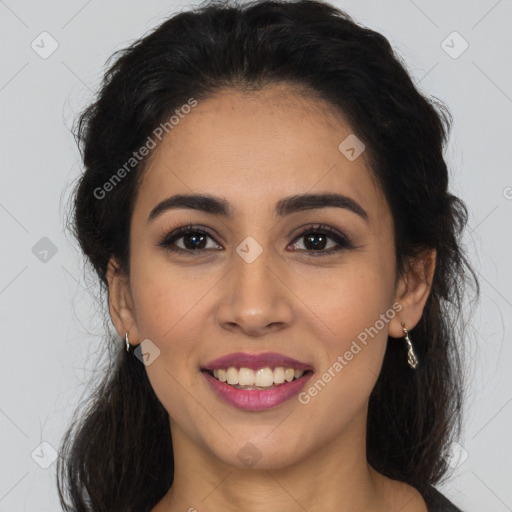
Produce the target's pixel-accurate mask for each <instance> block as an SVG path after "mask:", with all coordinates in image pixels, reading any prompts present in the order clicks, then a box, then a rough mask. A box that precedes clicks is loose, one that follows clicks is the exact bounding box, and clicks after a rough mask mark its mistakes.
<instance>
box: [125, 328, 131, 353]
mask: <svg viewBox="0 0 512 512" xmlns="http://www.w3.org/2000/svg"><path fill="white" fill-rule="evenodd" d="M124 339H125V340H126V352H130V342H129V341H128V333H126V334H125V336H124Z"/></svg>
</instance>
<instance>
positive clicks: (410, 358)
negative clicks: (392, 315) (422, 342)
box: [401, 322, 418, 369]
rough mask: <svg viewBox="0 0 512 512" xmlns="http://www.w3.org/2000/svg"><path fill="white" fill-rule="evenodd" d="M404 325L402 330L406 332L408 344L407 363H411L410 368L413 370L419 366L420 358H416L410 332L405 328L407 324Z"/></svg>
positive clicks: (405, 337)
mask: <svg viewBox="0 0 512 512" xmlns="http://www.w3.org/2000/svg"><path fill="white" fill-rule="evenodd" d="M401 323H402V329H403V330H404V340H405V342H406V343H407V346H408V350H407V362H408V363H409V366H410V367H411V368H412V369H416V367H417V366H418V358H417V357H416V354H415V353H414V349H413V348H412V343H411V340H410V339H409V331H408V330H407V329H406V328H405V322H401Z"/></svg>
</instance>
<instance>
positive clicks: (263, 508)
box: [153, 410, 388, 512]
mask: <svg viewBox="0 0 512 512" xmlns="http://www.w3.org/2000/svg"><path fill="white" fill-rule="evenodd" d="M365 426H366V410H364V411H362V412H361V414H360V415H359V416H357V417H356V418H355V419H354V421H353V423H352V424H351V425H350V426H349V427H348V428H347V429H346V431H345V432H343V433H341V434H340V435H338V436H337V437H334V438H333V439H332V440H331V441H330V442H329V443H328V444H326V445H323V446H322V447H320V448H318V447H316V448H315V449H314V450H312V451H311V453H309V454H308V455H307V456H306V457H303V458H301V459H300V460H298V461H295V462H294V463H292V464H287V465H285V466H283V467H276V465H272V467H265V468H259V469H253V468H245V467H243V466H242V467H233V466H231V465H228V464H225V463H224V462H223V461H221V460H219V458H218V457H216V456H214V455H213V454H212V453H211V452H208V451H207V450H206V449H205V447H203V446H199V445H198V444H197V443H196V442H194V441H193V440H192V439H190V438H189V437H187V436H186V434H185V433H184V432H183V431H182V430H181V429H180V428H179V426H178V425H177V424H176V423H174V422H173V421H172V419H171V433H172V440H173V449H174V467H175V474H174V481H173V485H172V486H171V489H170V490H169V492H168V493H167V495H166V496H165V497H164V498H163V499H162V501H161V502H160V503H159V504H158V505H157V507H156V508H155V509H153V512H164V511H165V512H174V511H185V510H187V511H188V510H190V511H191V512H193V511H194V509H196V510H197V511H199V512H208V511H218V510H223V511H226V512H231V511H233V512H235V511H239V510H244V511H246V512H277V511H282V510H287V511H290V512H304V510H308V511H310V512H313V511H317V510H318V511H320V510H322V511H323V512H325V511H326V510H337V511H340V510H342V511H349V510H387V508H386V507H384V506H383V503H384V502H385V495H386V493H387V492H386V490H385V483H386V482H385V480H388V479H386V478H385V477H383V476H382V475H380V474H379V473H377V472H376V471H375V470H374V469H373V468H372V467H371V466H369V464H368V463H367V460H366V427H365ZM304 441H305V442H306V441H307V440H304ZM311 444H314V443H313V442H312V443H311Z"/></svg>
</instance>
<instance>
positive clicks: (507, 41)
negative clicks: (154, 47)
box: [0, 0, 512, 512]
mask: <svg viewBox="0 0 512 512" xmlns="http://www.w3.org/2000/svg"><path fill="white" fill-rule="evenodd" d="M332 4H333V5H336V6H338V7H340V8H342V9H344V10H346V11H347V12H348V13H349V14H350V15H351V16H353V17H354V18H355V20H356V21H357V22H359V23H362V24H364V25H366V26H368V27H370V28H372V29H374V30H377V31H379V32H381V33H382V34H384V35H385V36H386V37H387V38H388V39H389V41H390V42H391V44H392V45H393V47H394V48H395V50H396V51H397V52H398V53H399V54H400V55H401V56H402V58H403V59H404V60H405V62H406V64H407V66H408V69H409V71H410V73H411V74H412V75H413V78H414V80H415V82H416V83H417V85H418V87H419V88H420V89H421V90H422V92H424V93H426V94H428V95H433V96H436V97H438V98H440V99H441V100H442V101H444V102H445V103H446V104H447V106H448V108H449V109H450V111H451V112H452V114H453V116H454V125H453V130H452V133H451V138H450V144H449V147H448V149H447V152H446V159H447V161H448V164H449V166H450V169H451V174H452V184H451V189H452V191H453V192H454V193H456V194H457V195H459V196H460V197H461V198H462V199H463V200H464V201H465V202H466V204H467V205H468V208H469V211H470V220H469V229H468V230H467V233H466V236H465V243H466V246H467V250H468V251H469V255H470V257H471V260H472V263H473V265H474V267H475V268H476V270H477V272H478V275H479V278H480V281H481V285H482V296H481V302H480V306H479V308H478V309H477V310H476V312H475V315H474V316H473V318H472V321H473V323H472V328H471V330H470V332H469V334H470V335H471V336H469V337H468V341H467V354H468V359H469V360H470V361H471V363H472V367H471V368H470V375H471V382H470V383H471V387H470V388H469V389H468V401H467V403H466V419H465V427H464V435H463V437H462V438H461V439H460V440H459V444H458V445H455V446H454V450H453V457H452V459H450V460H451V465H452V466H453V472H452V476H451V479H450V480H449V481H448V482H447V483H445V484H444V485H443V486H441V487H440V488H441V490H442V491H443V492H444V493H445V494H446V495H447V496H448V497H449V498H450V499H452V500H453V501H454V502H455V503H457V504H458V505H459V506H460V507H461V508H462V509H463V510H465V511H469V512H477V511H482V510H485V511H486V512H504V511H507V510H512V485H510V484H511V483H512V478H511V474H512V464H511V460H512V458H511V454H512V449H511V441H510V432H511V431H512V403H511V402H512V385H511V384H512V371H511V363H512V357H511V354H512V349H511V343H510V342H511V341H512V340H511V334H510V330H511V321H510V319H511V315H512V291H511V290H512V272H511V269H510V262H511V261H512V258H511V256H512V250H511V247H512V243H511V239H510V237H511V229H510V228H511V224H512V222H511V220H512V170H511V162H512V158H511V157H512V152H511V147H512V137H511V135H512V128H511V120H512V58H511V57H512V55H511V54H512V30H511V26H512V1H511V0H499V1H496V0H485V1H484V0H482V1H476V0H473V1H466V0H457V1H450V2H442V1H440V0H436V1H430V2H427V1H426V0H399V1H394V2H391V1H390V0H387V1H380V2H379V1H369V0H364V1H361V0H359V1H358V0H350V1H348V0H347V1H333V2H332ZM189 5H191V4H188V3H186V2H181V3H177V2H170V1H163V0H153V1H150V2H144V3H143V2H136V1H134V0H129V1H123V2H121V1H120V0H116V1H112V0H109V1H103V2H100V1H98V0H89V1H86V0H85V1H83V0H76V1H75V0H74V1H66V2H64V1H63V0H60V1H50V2H35V1H23V0H5V1H2V0H0V33H1V34H2V36H1V37H2V44H1V75H0V105H1V109H2V110H1V112H2V117H1V120H2V121H1V137H0V139H1V145H2V152H1V155H2V161H1V168H2V170H1V173H2V174H1V176H2V186H1V189H0V223H1V233H2V251H1V252H0V258H1V265H0V311H1V315H2V316H1V324H0V325H1V328H2V331H1V339H2V358H1V369H0V372H1V382H2V385H1V402H0V431H1V450H2V453H1V461H2V474H1V478H0V512H7V511H9V512H15V511H16V512H17V511H22V510H23V511H25V510H26V511H31V512H32V511H50V510H52V511H55V510H60V507H59V505H58V499H57V493H56V485H55V462H54V456H55V454H54V453H53V452H52V450H56V449H57V448H58V446H59V443H60V439H61V436H62V434H63V432H64V429H65V427H66V426H67V424H68V423H69V421H70V420H71V415H72V413H73V411H74V409H75V406H76V405H77V403H78V400H79V398H80V397H81V396H82V395H83V393H84V392H85V393H86V392H87V387H86V385H87V382H88V380H89V379H91V378H93V377H94V376H95V375H97V374H98V372H99V371H100V370H101V368H100V366H99V365H98V358H101V357H102V353H101V351H102V347H103V341H102V336H103V331H102V317H101V306H100V305H98V304H97V303H96V302H95V297H96V294H97V286H96V284H95V282H94V280H92V279H90V278H89V277H88V274H86V273H85V274H84V272H83V268H82V258H81V255H80V253H79V251H78V250H77V249H76V247H75V246H74V245H73V244H72V240H71V239H70V237H69V236H66V234H65V233H64V223H65V216H66V213H67V210H66V208H67V204H68V203H67V201H68V195H69V191H70V184H71V182H72V181H73V180H74V179H75V178H76V177H77V175H78V174H79V173H80V168H81V167H80V158H79V153H78V150H77V148H76V145H75V142H74V140H73V137H72V135H71V133H70V131H69V130H70V127H71V124H72V122H73V119H74V117H75V116H76V114H77V113H78V112H79V111H80V110H81V108H82V107H83V106H84V105H85V104H86V103H87V102H88V101H89V100H90V99H91V98H92V92H93V91H95V90H96V88H97V86H98V84H99V80H100V77H101V75H102V72H103V66H104V63H105V61H106V59H107V58H108V57H109V56H110V55H111V54H112V53H113V51H114V50H117V49H119V48H122V47H124V46H125V45H126V44H128V43H129V42H131V41H132V40H133V39H135V38H137V37H139V36H141V35H142V34H144V33H146V32H147V31H148V30H149V29H151V28H152V27H154V26H156V25H157V24H159V23H160V22H161V21H162V19H163V17H164V16H167V15H170V14H172V13H174V12H176V11H178V10H182V9H186V8H187V7H188V6H189ZM194 5H197V4H194ZM43 32H47V33H48V34H43V35H41V34H42V33H43ZM454 32H456V34H454ZM56 44H57V45H58V47H57V48H56V50H55V51H54V52H53V53H51V55H47V53H49V52H50V51H51V50H52V45H54V46H55V45H56ZM466 45H468V47H467V48H466ZM45 52H46V53H45ZM43 57H45V58H43ZM45 251H47V252H45ZM471 338H472V339H471ZM41 443H43V444H42V445H41ZM45 466H48V467H46V468H45Z"/></svg>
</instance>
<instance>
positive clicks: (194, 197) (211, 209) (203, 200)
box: [147, 193, 369, 222]
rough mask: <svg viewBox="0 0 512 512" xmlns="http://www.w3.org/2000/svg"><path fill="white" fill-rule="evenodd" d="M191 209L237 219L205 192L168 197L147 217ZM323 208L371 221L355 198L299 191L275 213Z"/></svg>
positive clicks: (222, 202)
mask: <svg viewBox="0 0 512 512" xmlns="http://www.w3.org/2000/svg"><path fill="white" fill-rule="evenodd" d="M179 208H188V209H191V210H198V211H201V212H205V213H210V214H213V215H221V216H222V217H226V218H228V219H233V218H234V210H233V207H232V205H230V204H229V203H228V202H227V201H226V200H225V199H222V198H220V197H215V196H210V195H206V194H179V195H174V196H171V197H168V198H167V199H164V200H163V201H161V202H159V203H158V204H157V205H156V206H155V207H154V208H153V209H152V210H151V213H150V214H149V216H148V220H147V222H150V221H153V220H154V219H156V218H157V217H158V216H160V215H161V214H163V213H164V212H166V211H168V210H174V209H179ZM320 208H344V209H346V210H349V211H351V212H353V213H355V214H356V215H359V217H361V218H362V219H363V220H365V221H366V222H369V219H368V213H367V212H366V210H365V209H364V208H363V207H362V206H361V205H360V204H359V203H357V202H356V201H354V199H351V198H350V197H347V196H345V195H342V194H333V193H331V194H298V195H293V196H289V197H285V198H283V199H281V200H280V201H278V202H277V203H276V206H275V210H274V215H275V216H276V217H285V216H286V215H290V214H292V213H297V212H302V211H306V210H316V209H320Z"/></svg>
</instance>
